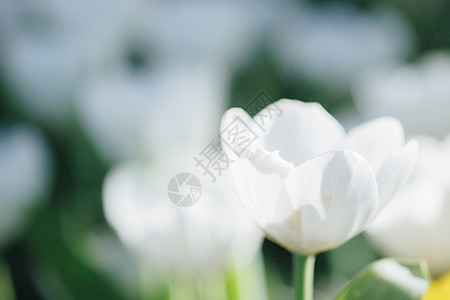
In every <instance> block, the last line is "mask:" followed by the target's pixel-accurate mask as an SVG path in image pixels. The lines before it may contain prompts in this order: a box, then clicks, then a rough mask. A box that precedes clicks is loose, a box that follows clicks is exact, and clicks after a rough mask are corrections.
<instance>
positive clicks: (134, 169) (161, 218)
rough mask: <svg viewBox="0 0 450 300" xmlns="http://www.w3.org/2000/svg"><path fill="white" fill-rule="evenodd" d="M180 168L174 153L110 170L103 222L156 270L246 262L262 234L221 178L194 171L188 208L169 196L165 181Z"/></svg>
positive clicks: (198, 270)
mask: <svg viewBox="0 0 450 300" xmlns="http://www.w3.org/2000/svg"><path fill="white" fill-rule="evenodd" d="M200 150H201V149H200ZM200 150H199V151H200ZM179 151H182V150H181V149H179ZM194 154H195V153H194ZM188 161H193V158H192V157H189V160H188ZM177 162H178V163H180V164H179V165H178V163H177ZM185 166H186V164H184V163H183V162H180V160H179V159H178V158H177V157H175V156H174V157H173V161H172V162H170V161H169V160H167V161H166V163H163V164H152V165H147V166H146V165H142V163H138V162H135V163H123V164H122V165H119V166H118V167H116V168H114V169H113V170H112V171H111V172H110V173H109V174H108V176H107V178H106V181H105V184H104V193H103V203H104V210H105V214H106V218H107V220H108V222H109V223H110V224H111V226H112V227H113V228H114V229H115V231H116V232H117V233H118V236H119V238H120V239H121V240H122V241H123V243H124V244H125V245H126V246H128V247H129V248H130V250H132V252H133V253H135V254H136V256H137V258H138V260H139V261H142V262H145V263H150V264H151V266H152V268H153V269H154V271H155V270H158V271H159V272H160V274H164V273H165V272H175V273H178V274H180V273H181V274H186V273H187V274H204V273H210V272H217V271H219V272H220V270H222V271H223V268H224V267H226V266H229V265H230V264H232V263H239V264H245V263H246V262H249V261H250V260H251V259H252V258H253V257H254V256H255V254H256V253H257V251H258V249H259V248H260V245H261V242H262V232H261V231H260V230H259V229H258V228H257V227H256V226H255V225H254V224H253V223H252V222H251V221H250V219H248V217H247V216H246V214H245V212H244V211H243V210H242V209H241V207H240V206H239V204H238V202H237V199H235V197H236V196H235V195H234V194H233V192H232V189H231V188H230V187H228V184H227V179H226V177H223V178H220V180H218V181H216V182H215V183H211V184H209V185H208V182H209V179H208V180H207V181H205V180H202V179H204V177H203V176H202V175H201V174H197V175H196V176H197V178H199V179H200V180H201V183H202V194H201V198H200V200H198V202H197V203H195V205H193V206H190V207H179V206H177V205H175V204H174V203H172V202H171V200H169V197H168V193H167V191H168V183H169V182H170V180H171V179H172V178H173V177H174V176H175V175H177V174H178V173H182V172H186V171H189V169H187V168H185ZM191 166H192V165H191ZM200 173H201V172H200ZM180 192H184V191H183V190H180Z"/></svg>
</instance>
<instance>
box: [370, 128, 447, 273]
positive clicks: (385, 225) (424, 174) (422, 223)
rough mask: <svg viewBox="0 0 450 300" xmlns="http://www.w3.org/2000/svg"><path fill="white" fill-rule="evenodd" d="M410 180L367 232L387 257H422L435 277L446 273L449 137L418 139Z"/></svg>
mask: <svg viewBox="0 0 450 300" xmlns="http://www.w3.org/2000/svg"><path fill="white" fill-rule="evenodd" d="M419 142H420V151H419V155H418V159H417V163H416V165H415V167H414V169H413V172H412V175H411V178H410V179H409V180H408V181H407V184H406V185H405V187H404V189H403V190H402V191H401V192H399V193H398V195H397V196H396V197H395V198H394V199H393V201H392V202H391V203H390V204H389V206H388V207H386V209H385V210H384V211H383V212H382V213H381V214H380V216H379V217H377V218H376V219H375V220H374V222H373V223H372V224H371V225H370V226H369V228H368V229H367V234H368V237H369V240H370V241H371V242H372V243H373V245H374V246H375V247H376V248H378V249H379V250H380V251H381V253H383V254H384V255H388V256H401V257H410V258H417V259H420V258H426V259H427V261H428V264H429V267H430V270H431V271H432V273H434V274H435V275H438V274H443V273H445V272H448V271H450V255H449V253H450V235H449V230H450V218H449V215H450V137H449V138H447V140H446V141H439V140H436V139H434V138H431V137H426V136H422V137H419Z"/></svg>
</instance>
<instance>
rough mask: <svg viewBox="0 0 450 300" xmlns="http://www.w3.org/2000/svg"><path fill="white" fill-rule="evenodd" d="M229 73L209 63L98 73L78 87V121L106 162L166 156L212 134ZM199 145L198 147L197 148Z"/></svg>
mask: <svg viewBox="0 0 450 300" xmlns="http://www.w3.org/2000/svg"><path fill="white" fill-rule="evenodd" d="M227 87H228V73H226V72H224V71H223V70H221V69H217V68H210V67H209V66H206V67H204V66H191V65H188V66H184V65H177V66H164V67H161V68H158V69H157V70H152V71H148V70H147V71H144V70H142V72H140V73H139V72H138V74H136V73H135V72H131V71H130V70H127V69H123V68H120V69H118V70H117V71H116V72H111V73H109V74H106V75H104V74H103V75H98V76H95V77H94V78H92V79H89V80H87V82H86V84H85V85H84V86H83V87H81V88H80V94H79V97H78V101H77V106H78V110H77V111H78V116H79V118H80V119H81V125H82V126H83V128H84V129H85V131H86V133H87V134H88V136H89V137H90V138H91V140H92V142H93V144H94V146H95V147H96V148H97V149H98V150H99V152H100V153H101V154H102V156H103V157H104V158H105V159H106V160H107V161H109V162H114V161H119V160H122V159H126V158H136V157H142V156H147V157H148V156H149V155H150V156H161V155H165V152H166V149H168V148H173V147H176V145H182V144H189V143H191V144H192V143H193V142H195V141H198V140H199V139H200V140H202V139H204V138H207V137H210V136H213V135H214V133H216V132H217V131H218V127H219V126H218V125H217V126H212V125H211V124H215V123H217V120H219V119H220V114H221V113H222V112H223V110H224V106H225V100H226V99H227V92H228V90H227ZM200 150H201V149H200Z"/></svg>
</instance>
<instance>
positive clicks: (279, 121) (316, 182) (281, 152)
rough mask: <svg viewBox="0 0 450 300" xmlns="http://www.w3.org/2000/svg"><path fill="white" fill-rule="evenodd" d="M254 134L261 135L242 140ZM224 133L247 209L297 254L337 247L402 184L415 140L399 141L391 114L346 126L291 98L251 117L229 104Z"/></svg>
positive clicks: (270, 234)
mask: <svg viewBox="0 0 450 300" xmlns="http://www.w3.org/2000/svg"><path fill="white" fill-rule="evenodd" d="M275 112H278V114H276V113H275ZM280 114H281V115H280ZM269 116H271V117H269ZM236 118H238V119H236ZM238 122H240V123H238ZM243 123H244V124H246V126H248V128H249V129H251V130H252V133H251V134H250V133H248V131H247V134H248V135H247V137H244V138H243V137H242V136H239V135H235V133H237V132H239V133H240V134H241V133H242V132H243V129H244V128H243V127H242V128H239V126H238V125H239V124H243ZM236 127H237V128H236ZM236 129H237V130H236ZM254 134H256V135H258V136H259V139H256V140H255V141H254V142H253V143H252V144H250V145H248V142H247V144H246V146H245V147H243V142H244V141H248V140H249V139H248V138H249V137H251V136H252V135H254ZM241 135H242V134H241ZM221 137H222V145H223V147H224V150H225V152H226V153H227V154H228V156H230V158H231V159H233V160H235V163H233V164H232V165H231V171H232V175H233V179H234V184H235V186H236V188H237V192H238V194H239V196H240V198H241V200H242V203H243V204H244V205H245V207H246V209H247V211H248V212H249V213H250V215H251V217H252V218H253V219H254V220H255V221H256V223H257V224H258V225H259V226H260V227H261V228H262V229H263V230H264V231H265V233H266V235H267V236H268V237H269V238H271V239H273V240H274V241H276V242H278V243H279V244H281V245H283V246H284V247H286V248H287V249H289V250H291V251H295V252H299V253H301V254H315V253H318V252H321V251H326V250H329V249H332V248H335V247H337V246H339V245H341V244H342V243H344V242H346V241H347V240H349V239H350V238H352V237H353V236H354V235H356V234H358V233H360V232H361V231H363V230H364V229H365V227H366V226H367V225H368V223H369V222H370V221H371V219H373V218H374V217H375V216H376V215H377V214H378V213H379V212H380V210H381V209H382V208H383V207H384V206H385V205H386V204H387V203H388V202H389V201H390V199H391V197H392V196H393V194H394V193H395V192H396V191H397V189H398V188H399V187H400V186H401V185H402V183H403V181H404V180H405V178H406V176H407V175H408V173H409V170H410V168H411V166H412V164H413V161H414V158H415V153H416V148H417V145H416V142H415V141H413V142H410V143H408V144H407V145H406V147H404V136H403V130H402V127H401V125H400V124H399V123H398V122H397V121H396V120H394V119H391V118H381V119H378V120H374V121H372V122H369V123H366V124H363V125H361V126H358V127H355V128H354V129H352V130H350V131H349V132H348V133H347V134H346V133H345V131H344V129H343V128H342V127H341V126H340V125H339V123H338V122H337V121H336V120H335V119H334V118H333V117H332V116H331V115H329V114H328V113H327V112H326V111H325V110H324V109H323V108H322V106H320V105H319V104H317V103H303V102H300V101H296V100H280V101H278V102H276V103H274V104H272V105H270V106H269V107H267V108H266V109H264V110H262V111H261V112H260V113H258V114H257V115H256V116H255V117H254V119H253V120H252V119H251V118H250V117H249V116H248V115H247V113H245V112H244V111H243V110H242V109H239V108H232V109H230V110H228V111H227V112H226V113H225V115H224V117H223V119H222V124H221ZM237 154H239V155H237Z"/></svg>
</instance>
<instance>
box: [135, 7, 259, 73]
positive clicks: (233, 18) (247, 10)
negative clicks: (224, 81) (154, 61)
mask: <svg viewBox="0 0 450 300" xmlns="http://www.w3.org/2000/svg"><path fill="white" fill-rule="evenodd" d="M260 4H261V3H258V2H255V1H248V0H247V1H246V0H241V1H209V2H205V1H157V3H156V4H154V5H153V9H154V10H156V11H157V12H158V13H157V14H155V16H154V18H153V19H149V18H148V17H147V16H142V18H141V19H142V21H143V22H142V23H141V28H153V29H154V30H152V33H153V34H154V37H153V39H154V40H153V42H154V46H153V48H154V50H155V52H157V55H158V54H159V56H160V57H162V59H164V57H165V58H169V59H175V60H180V59H182V60H189V61H194V62H198V61H201V62H203V63H204V62H205V61H206V62H209V63H213V64H216V63H219V64H224V65H227V66H231V68H235V67H237V66H239V65H240V64H242V63H243V62H245V61H246V60H247V59H248V58H249V57H250V56H251V55H252V53H254V51H255V49H256V47H257V46H259V43H260V39H261V35H262V25H263V23H264V19H265V17H266V15H267V10H266V7H267V6H268V5H267V4H266V5H260ZM143 33H144V34H145V32H143ZM146 34H147V36H148V32H147V33H146Z"/></svg>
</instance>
